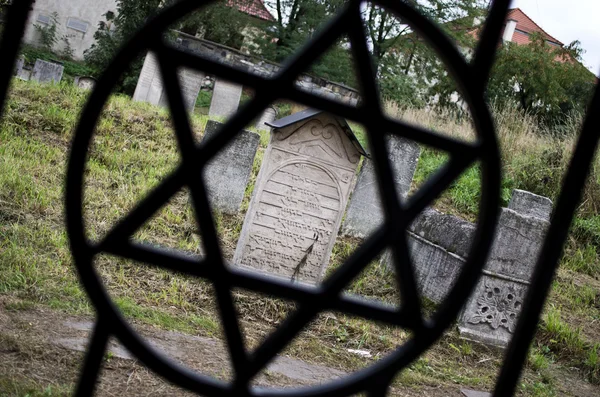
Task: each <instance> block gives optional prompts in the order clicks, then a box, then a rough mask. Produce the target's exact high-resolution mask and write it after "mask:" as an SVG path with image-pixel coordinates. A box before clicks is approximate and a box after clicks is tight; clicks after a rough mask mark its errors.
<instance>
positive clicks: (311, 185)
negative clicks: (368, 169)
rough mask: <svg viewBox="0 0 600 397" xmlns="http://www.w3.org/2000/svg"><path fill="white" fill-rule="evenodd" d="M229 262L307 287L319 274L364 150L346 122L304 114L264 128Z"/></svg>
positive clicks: (309, 111)
mask: <svg viewBox="0 0 600 397" xmlns="http://www.w3.org/2000/svg"><path fill="white" fill-rule="evenodd" d="M269 126H270V127H272V128H273V132H272V133H271V142H270V143H269V146H268V148H267V151H266V153H265V156H264V159H263V163H262V166H261V169H260V172H259V175H258V178H257V181H256V187H255V189H254V192H253V196H252V200H251V202H250V207H249V209H248V212H247V214H246V219H245V221H244V225H243V227H242V232H241V235H240V238H239V240H238V244H237V248H236V251H235V256H234V263H235V264H236V265H238V266H240V267H242V268H248V269H254V270H257V271H259V272H263V273H267V274H271V275H274V276H278V277H281V278H285V279H287V280H293V281H298V282H302V283H310V284H314V283H317V282H319V281H320V280H321V278H322V277H323V275H324V272H325V269H326V266H327V264H328V263H329V256H330V254H331V251H332V249H333V244H334V243H335V239H336V236H337V231H338V229H339V226H340V223H341V220H342V215H343V213H344V209H345V207H346V203H347V200H348V196H349V194H350V189H351V187H352V185H353V183H354V177H355V173H356V168H357V167H358V163H359V160H360V157H361V156H364V155H366V152H365V150H364V149H363V148H362V147H361V145H360V143H359V142H358V140H357V139H356V137H355V136H354V134H353V132H352V130H351V129H350V127H349V126H348V123H347V122H346V121H345V120H344V119H341V118H339V117H336V116H333V115H331V114H328V113H324V112H321V111H318V110H314V109H307V110H304V111H301V112H299V113H295V114H292V115H291V116H288V117H284V118H282V119H280V120H277V121H275V122H273V123H271V124H269Z"/></svg>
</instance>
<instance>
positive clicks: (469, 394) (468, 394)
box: [460, 389, 492, 397]
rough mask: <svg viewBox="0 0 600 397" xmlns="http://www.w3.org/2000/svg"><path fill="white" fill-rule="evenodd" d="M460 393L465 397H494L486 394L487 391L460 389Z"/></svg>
mask: <svg viewBox="0 0 600 397" xmlns="http://www.w3.org/2000/svg"><path fill="white" fill-rule="evenodd" d="M460 392H461V393H462V394H463V396H465V397H492V394H491V393H488V392H485V391H477V390H468V389H460Z"/></svg>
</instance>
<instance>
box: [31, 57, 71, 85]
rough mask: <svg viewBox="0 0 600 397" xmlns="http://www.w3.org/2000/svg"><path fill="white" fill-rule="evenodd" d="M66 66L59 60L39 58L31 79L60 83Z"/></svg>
mask: <svg viewBox="0 0 600 397" xmlns="http://www.w3.org/2000/svg"><path fill="white" fill-rule="evenodd" d="M63 70H64V66H63V65H62V64H61V63H58V62H48V61H42V60H41V59H38V60H36V61H35V65H34V66H33V71H32V72H31V80H33V81H37V82H38V83H60V81H61V80H62V76H63Z"/></svg>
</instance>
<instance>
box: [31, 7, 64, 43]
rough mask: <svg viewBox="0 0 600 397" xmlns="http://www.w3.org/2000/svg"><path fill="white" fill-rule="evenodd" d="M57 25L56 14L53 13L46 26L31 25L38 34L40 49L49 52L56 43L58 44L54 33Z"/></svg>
mask: <svg viewBox="0 0 600 397" xmlns="http://www.w3.org/2000/svg"><path fill="white" fill-rule="evenodd" d="M57 23H58V13H56V12H53V13H52V15H50V23H48V25H40V24H35V25H33V27H34V28H35V30H36V31H37V32H38V34H39V37H40V44H41V46H42V48H44V49H46V50H49V51H51V50H52V49H53V48H54V46H55V45H56V43H58V35H57V32H56V24H57Z"/></svg>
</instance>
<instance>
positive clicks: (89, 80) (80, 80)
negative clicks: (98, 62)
mask: <svg viewBox="0 0 600 397" xmlns="http://www.w3.org/2000/svg"><path fill="white" fill-rule="evenodd" d="M73 84H74V85H75V86H76V87H79V88H81V89H84V90H93V89H94V87H95V86H96V79H95V78H93V77H88V76H77V77H75V79H74V80H73Z"/></svg>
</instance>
